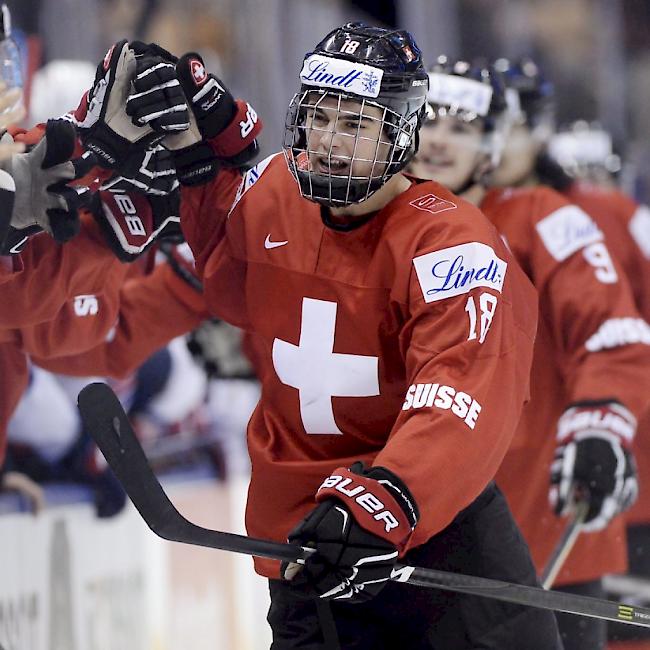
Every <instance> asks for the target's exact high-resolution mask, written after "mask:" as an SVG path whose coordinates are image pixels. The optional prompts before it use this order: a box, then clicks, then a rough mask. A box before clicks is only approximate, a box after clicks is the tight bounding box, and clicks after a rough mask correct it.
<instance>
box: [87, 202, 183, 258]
mask: <svg viewBox="0 0 650 650" xmlns="http://www.w3.org/2000/svg"><path fill="white" fill-rule="evenodd" d="M179 200H180V197H179V193H178V191H176V192H173V193H172V194H169V195H167V196H151V195H144V194H138V193H131V194H125V193H123V192H105V191H102V192H98V193H97V194H96V195H95V197H94V199H93V202H92V204H91V206H90V211H91V212H92V215H93V217H94V218H95V221H97V222H98V223H99V225H100V227H101V229H102V232H103V234H104V238H105V239H106V242H107V244H108V245H109V246H110V247H111V250H112V251H113V252H114V253H115V255H116V256H117V257H118V259H120V260H122V261H123V262H132V261H133V260H135V259H136V258H138V257H139V256H140V255H142V253H144V252H145V251H146V250H147V249H148V248H149V247H150V246H152V245H153V243H154V242H156V241H161V240H163V239H170V240H172V241H174V242H180V241H183V235H182V232H181V229H180V218H179V216H178V215H179Z"/></svg>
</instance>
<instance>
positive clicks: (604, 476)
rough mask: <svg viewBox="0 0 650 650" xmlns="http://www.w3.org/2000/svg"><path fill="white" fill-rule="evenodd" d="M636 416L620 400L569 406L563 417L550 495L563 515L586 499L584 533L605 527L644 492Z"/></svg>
mask: <svg viewBox="0 0 650 650" xmlns="http://www.w3.org/2000/svg"><path fill="white" fill-rule="evenodd" d="M635 432H636V419H635V417H634V416H633V415H632V413H630V412H629V411H628V410H627V409H626V408H625V407H624V406H622V405H621V404H618V403H616V402H605V403H602V402H601V403H591V404H583V405H579V406H573V407H571V408H569V409H567V410H566V411H565V412H564V413H563V414H562V417H561V418H560V420H559V422H558V434H557V439H558V447H557V449H556V451H555V460H554V461H553V464H552V465H551V489H550V492H549V497H550V500H551V503H552V504H553V505H554V507H555V512H556V514H558V515H566V514H568V512H569V511H570V510H571V508H572V506H573V501H575V500H582V499H586V500H587V502H588V503H589V510H588V511H587V516H586V518H585V523H584V524H583V525H582V528H581V529H582V530H583V531H584V532H593V531H598V530H602V529H603V528H605V527H606V526H607V525H608V524H609V522H610V521H611V520H612V519H613V518H614V517H615V516H616V515H618V514H619V513H621V512H623V511H624V510H627V509H628V508H629V507H630V506H631V505H632V504H633V503H634V502H635V501H636V498H637V496H638V484H637V478H636V465H635V462H634V457H633V455H632V452H631V449H630V447H631V444H632V440H633V439H634V434H635Z"/></svg>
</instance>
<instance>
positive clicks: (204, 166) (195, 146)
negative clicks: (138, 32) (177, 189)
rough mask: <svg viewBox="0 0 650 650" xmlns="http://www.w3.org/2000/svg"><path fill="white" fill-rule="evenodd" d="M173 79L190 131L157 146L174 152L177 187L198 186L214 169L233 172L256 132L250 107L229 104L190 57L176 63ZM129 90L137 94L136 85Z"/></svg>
mask: <svg viewBox="0 0 650 650" xmlns="http://www.w3.org/2000/svg"><path fill="white" fill-rule="evenodd" d="M176 74H177V76H178V80H179V82H180V85H181V88H182V89H183V92H184V93H185V97H186V98H187V103H188V106H189V107H190V128H189V129H187V130H186V131H183V132H182V133H177V134H174V135H167V136H165V138H164V140H163V144H164V145H165V147H167V148H168V149H170V150H171V151H172V152H173V153H174V163H175V165H176V172H177V174H178V180H179V182H180V183H181V184H182V185H200V184H202V183H205V182H207V181H209V180H210V179H211V178H213V177H214V175H215V174H216V172H217V169H218V167H219V165H223V164H225V165H229V166H232V167H238V166H240V165H243V164H245V163H247V162H249V161H250V160H252V159H253V158H254V157H255V156H256V155H257V152H258V145H257V140H256V138H257V136H258V134H259V133H260V131H261V130H262V121H261V120H260V119H259V118H258V117H257V113H256V112H255V110H254V109H253V107H252V106H251V105H250V104H248V103H246V102H244V101H242V100H241V99H237V100H236V99H234V97H233V96H232V94H231V93H230V91H229V90H228V88H227V87H226V85H225V84H224V83H223V82H222V81H221V80H220V79H218V78H217V77H216V76H215V75H213V74H208V72H207V71H206V69H205V66H204V64H203V59H202V58H201V57H200V56H199V55H198V54H196V53H194V52H190V53H188V54H184V55H183V56H182V57H181V58H180V59H179V60H178V63H177V64H176ZM134 85H135V88H136V90H137V91H139V90H140V80H138V79H136V81H135V82H134Z"/></svg>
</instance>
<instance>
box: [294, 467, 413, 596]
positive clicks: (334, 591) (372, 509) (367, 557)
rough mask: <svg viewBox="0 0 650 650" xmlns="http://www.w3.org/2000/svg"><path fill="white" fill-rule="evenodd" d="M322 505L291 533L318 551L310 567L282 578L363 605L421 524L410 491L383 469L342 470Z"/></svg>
mask: <svg viewBox="0 0 650 650" xmlns="http://www.w3.org/2000/svg"><path fill="white" fill-rule="evenodd" d="M316 501H319V502H321V503H320V505H318V506H317V507H316V508H315V509H314V510H312V512H310V513H309V514H308V515H307V517H306V518H305V519H304V520H303V521H302V522H301V523H300V524H299V525H298V526H297V527H296V528H294V530H293V531H292V532H291V533H290V534H289V542H290V543H292V544H299V545H301V546H313V547H314V548H315V549H316V553H314V554H313V555H312V556H311V557H309V558H308V559H307V560H306V562H305V564H304V566H302V565H299V564H293V563H283V565H282V575H283V577H284V578H285V579H286V580H291V581H292V582H293V583H294V584H295V585H296V586H297V587H299V588H301V589H302V590H304V591H306V592H307V593H308V594H311V595H313V596H314V597H319V598H323V599H327V600H329V599H334V600H344V601H345V602H362V601H364V600H369V599H370V598H372V597H374V596H376V595H377V594H378V593H379V591H380V590H381V589H382V588H383V587H384V585H385V584H386V582H387V581H388V580H389V579H390V575H391V571H392V569H393V567H394V566H395V563H396V562H397V559H398V557H399V555H400V554H401V553H402V552H403V551H404V549H405V548H406V545H407V543H408V540H409V538H410V537H411V533H412V532H413V528H414V527H415V525H416V523H417V520H418V510H417V506H416V504H415V501H414V500H413V497H412V496H411V494H410V493H409V491H408V489H407V487H406V486H405V485H404V483H402V481H401V480H400V479H399V478H398V477H397V476H395V474H393V473H392V472H390V471H389V470H387V469H384V468H383V467H372V468H370V469H368V470H364V468H363V463H360V462H358V463H355V464H354V465H353V466H352V467H351V468H350V469H349V470H347V469H345V468H342V467H340V468H338V469H336V470H335V471H334V472H333V473H332V475H331V476H330V477H328V478H327V479H325V481H324V482H323V484H322V485H321V487H320V488H319V490H318V492H317V494H316Z"/></svg>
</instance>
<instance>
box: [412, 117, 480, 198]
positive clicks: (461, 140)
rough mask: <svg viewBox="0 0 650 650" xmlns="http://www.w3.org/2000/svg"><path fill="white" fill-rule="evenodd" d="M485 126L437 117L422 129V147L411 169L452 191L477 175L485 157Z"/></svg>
mask: <svg viewBox="0 0 650 650" xmlns="http://www.w3.org/2000/svg"><path fill="white" fill-rule="evenodd" d="M482 141H483V123H482V121H481V120H480V119H475V120H473V121H471V122H467V121H464V120H462V119H461V118H458V117H453V116H449V115H445V116H442V115H437V116H436V117H435V119H433V120H430V121H428V122H426V123H425V124H424V126H423V127H422V128H421V129H420V148H419V150H418V153H417V155H416V156H415V158H414V159H413V161H412V162H411V164H410V166H409V172H411V173H412V174H414V175H415V176H418V177H419V178H425V179H432V180H434V181H437V182H438V183H440V184H441V185H444V186H445V187H447V188H448V189H450V190H451V191H452V192H455V191H457V190H459V189H460V188H462V187H463V186H464V185H465V184H466V183H467V181H468V180H469V179H470V178H471V177H472V175H474V173H475V172H476V170H477V168H478V166H479V165H480V164H481V162H482V161H483V160H484V159H485V157H486V154H485V152H484V151H483V150H482V148H481V143H482Z"/></svg>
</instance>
